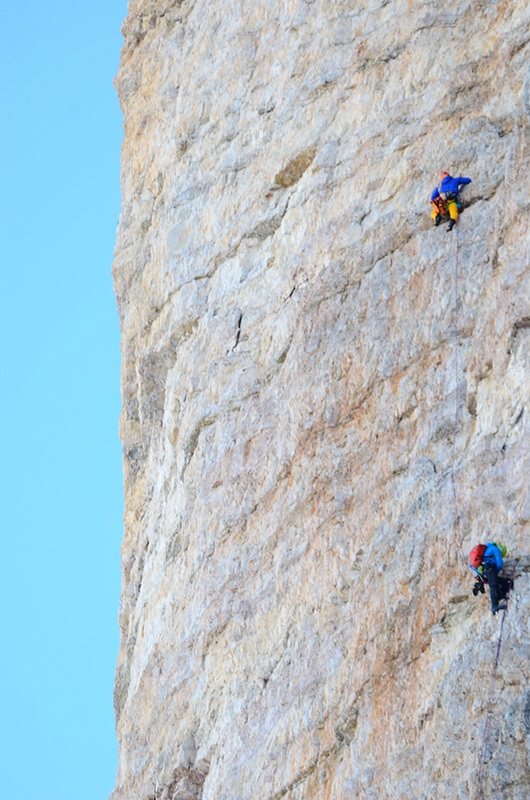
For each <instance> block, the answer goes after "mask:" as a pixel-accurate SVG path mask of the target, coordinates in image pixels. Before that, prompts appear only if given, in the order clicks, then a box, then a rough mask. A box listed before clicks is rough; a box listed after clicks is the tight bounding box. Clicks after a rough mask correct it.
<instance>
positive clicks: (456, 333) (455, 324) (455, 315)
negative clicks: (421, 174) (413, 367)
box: [451, 225, 467, 563]
mask: <svg viewBox="0 0 530 800" xmlns="http://www.w3.org/2000/svg"><path fill="white" fill-rule="evenodd" d="M454 236H455V267H454V276H453V285H454V305H453V328H454V334H453V338H454V342H455V347H454V350H455V359H454V361H455V418H454V431H453V453H452V459H451V488H452V493H453V505H454V519H455V521H454V526H453V535H454V539H455V544H456V547H457V550H460V554H461V556H462V558H463V560H464V563H467V559H466V556H465V554H464V549H463V547H462V541H461V536H460V509H459V507H458V494H457V487H456V475H455V465H456V438H457V433H458V423H459V403H458V400H459V397H458V378H459V375H460V359H459V355H460V354H459V345H460V328H459V324H460V320H459V314H458V300H459V298H458V295H459V285H458V275H459V263H458V225H456V226H455V227H454Z"/></svg>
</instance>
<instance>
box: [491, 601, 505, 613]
mask: <svg viewBox="0 0 530 800" xmlns="http://www.w3.org/2000/svg"><path fill="white" fill-rule="evenodd" d="M507 608H508V606H507V604H506V603H497V605H495V606H492V607H491V613H492V614H496V613H497V611H506V609H507Z"/></svg>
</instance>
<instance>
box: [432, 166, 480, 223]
mask: <svg viewBox="0 0 530 800" xmlns="http://www.w3.org/2000/svg"><path fill="white" fill-rule="evenodd" d="M440 179H441V183H440V185H439V186H437V187H436V189H435V190H434V191H433V193H432V194H431V205H432V207H433V208H432V211H431V217H432V218H433V220H434V224H435V225H439V224H440V222H441V221H442V217H443V216H445V215H446V214H449V217H450V219H449V224H448V226H447V230H448V231H452V230H453V228H454V226H455V225H456V223H457V222H458V211H459V207H460V208H461V206H460V200H459V197H458V192H459V190H460V187H461V186H466V185H467V184H468V183H471V178H463V177H462V176H460V177H459V178H453V177H452V176H451V175H449V173H448V172H441V173H440Z"/></svg>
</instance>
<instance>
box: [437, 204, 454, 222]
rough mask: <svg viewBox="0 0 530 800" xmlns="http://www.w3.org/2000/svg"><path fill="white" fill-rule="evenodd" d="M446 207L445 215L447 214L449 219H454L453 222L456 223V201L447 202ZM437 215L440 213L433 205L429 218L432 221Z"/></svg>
mask: <svg viewBox="0 0 530 800" xmlns="http://www.w3.org/2000/svg"><path fill="white" fill-rule="evenodd" d="M446 206H447V213H448V214H449V216H450V217H451V219H454V221H455V222H458V206H457V205H456V200H449V202H447V203H446ZM439 213H440V212H439V210H438V209H437V208H436V206H435V205H434V204H433V209H432V211H431V217H432V218H433V219H436V215H437V214H439Z"/></svg>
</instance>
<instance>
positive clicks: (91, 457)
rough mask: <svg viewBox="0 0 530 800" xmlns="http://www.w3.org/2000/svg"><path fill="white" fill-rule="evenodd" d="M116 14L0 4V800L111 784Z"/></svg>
mask: <svg viewBox="0 0 530 800" xmlns="http://www.w3.org/2000/svg"><path fill="white" fill-rule="evenodd" d="M126 13H127V4H126V0H120V1H119V2H118V0H94V2H92V3H89V4H86V3H72V2H71V0H55V1H54V0H49V2H47V3H42V2H36V0H27V2H25V3H24V4H23V5H22V6H17V5H16V4H14V3H11V2H10V3H8V2H7V0H0V37H1V38H0V61H1V64H0V67H1V69H0V75H1V77H0V81H1V101H0V102H1V107H2V124H1V126H0V139H1V152H2V156H3V158H2V164H3V166H2V178H3V180H2V193H1V209H0V212H1V213H0V231H1V260H0V275H1V277H0V280H1V284H0V292H1V294H0V302H1V322H0V325H1V328H0V347H1V353H0V355H1V374H0V380H1V384H0V390H1V391H0V397H1V399H0V403H1V407H0V411H1V413H0V423H1V446H2V458H1V467H0V469H1V476H0V486H1V497H0V509H1V518H0V520H1V537H2V539H1V545H2V546H1V554H0V569H1V574H0V586H1V588H0V592H1V604H2V615H1V618H2V621H1V630H0V635H1V639H0V647H1V653H0V655H1V662H0V694H1V696H0V703H1V711H0V719H1V722H0V726H1V728H0V735H1V740H0V752H1V762H2V763H1V764H0V767H1V771H2V778H1V792H0V794H1V795H2V796H3V797H6V798H7V797H13V798H17V800H30V798H38V800H72V798H75V800H100V799H101V800H103V799H104V798H106V797H107V796H108V794H109V793H110V791H111V790H112V788H113V785H114V778H115V772H116V755H117V746H116V739H115V731H114V716H113V708H112V688H113V681H114V667H115V661H116V655H117V648H118V625H117V612H118V599H119V588H120V561H119V549H120V541H121V534H122V474H121V448H120V443H119V440H118V433H117V430H118V417H119V412H120V396H119V368H120V356H119V330H118V320H117V313H116V307H115V302H114V296H113V293H112V281H111V275H110V269H111V263H112V253H113V247H114V238H115V233H116V224H117V220H118V215H119V207H120V188H119V157H120V145H121V137H122V119H121V112H120V109H119V105H118V101H117V98H116V93H115V90H114V87H113V83H112V81H113V77H114V75H115V73H116V71H117V68H118V62H119V55H120V48H121V34H120V27H121V23H122V21H123V19H124V17H125V15H126Z"/></svg>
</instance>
